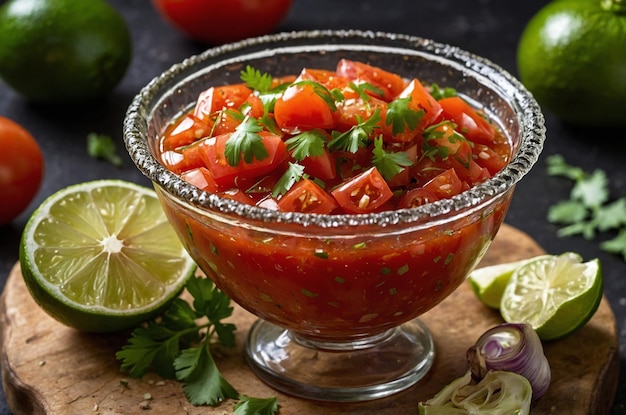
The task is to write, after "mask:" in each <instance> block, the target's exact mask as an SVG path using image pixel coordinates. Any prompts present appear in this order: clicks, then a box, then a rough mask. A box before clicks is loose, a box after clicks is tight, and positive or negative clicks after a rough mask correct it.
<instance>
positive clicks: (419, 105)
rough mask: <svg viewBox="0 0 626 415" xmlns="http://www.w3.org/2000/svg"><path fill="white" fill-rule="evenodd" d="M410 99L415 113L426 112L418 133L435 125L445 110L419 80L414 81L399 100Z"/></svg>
mask: <svg viewBox="0 0 626 415" xmlns="http://www.w3.org/2000/svg"><path fill="white" fill-rule="evenodd" d="M407 97H410V98H411V100H410V101H409V108H411V109H412V110H414V111H420V110H421V111H424V115H423V116H422V119H421V120H420V123H419V125H418V126H417V128H416V131H423V130H424V129H425V128H426V127H428V126H429V125H432V124H434V123H435V122H436V121H437V120H438V119H439V118H440V116H441V114H442V112H443V109H442V108H441V105H440V104H439V102H437V100H436V99H435V98H433V96H432V95H430V92H428V91H427V90H426V88H424V86H423V85H422V83H421V82H420V81H419V80H418V79H413V80H412V81H411V82H409V84H408V85H407V87H406V88H405V89H404V90H403V91H402V92H400V94H399V95H398V98H407Z"/></svg>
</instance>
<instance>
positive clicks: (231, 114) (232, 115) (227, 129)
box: [211, 109, 244, 136]
mask: <svg viewBox="0 0 626 415" xmlns="http://www.w3.org/2000/svg"><path fill="white" fill-rule="evenodd" d="M216 117H217V118H216V119H215V124H214V126H213V131H211V135H213V136H218V135H222V134H226V133H232V132H233V131H235V129H236V128H237V127H238V126H239V124H241V120H243V119H244V115H243V114H242V113H241V112H239V110H235V109H231V110H228V111H224V112H220V113H218V114H216Z"/></svg>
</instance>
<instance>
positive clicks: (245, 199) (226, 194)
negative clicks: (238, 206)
mask: <svg viewBox="0 0 626 415" xmlns="http://www.w3.org/2000/svg"><path fill="white" fill-rule="evenodd" d="M217 195H218V196H220V197H223V198H225V199H231V200H235V201H237V202H239V203H245V204H246V205H251V206H254V205H255V201H254V200H252V198H250V196H248V195H247V194H246V193H245V192H244V191H243V190H240V189H237V188H232V189H228V190H225V191H223V192H219V193H217Z"/></svg>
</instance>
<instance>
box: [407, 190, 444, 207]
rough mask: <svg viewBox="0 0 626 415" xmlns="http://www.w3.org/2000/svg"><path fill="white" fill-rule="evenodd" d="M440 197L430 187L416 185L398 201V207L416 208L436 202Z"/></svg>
mask: <svg viewBox="0 0 626 415" xmlns="http://www.w3.org/2000/svg"><path fill="white" fill-rule="evenodd" d="M437 200H439V197H437V195H435V194H434V193H433V192H431V191H430V190H428V189H425V188H423V187H416V188H414V189H411V190H409V191H408V192H406V193H405V194H404V195H403V196H402V198H401V199H400V201H399V202H398V209H407V208H414V207H418V206H422V205H425V204H427V203H432V202H436V201H437Z"/></svg>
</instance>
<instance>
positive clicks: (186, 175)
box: [180, 167, 219, 193]
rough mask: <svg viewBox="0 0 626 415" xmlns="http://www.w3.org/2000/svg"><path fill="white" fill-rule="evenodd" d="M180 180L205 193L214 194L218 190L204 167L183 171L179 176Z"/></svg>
mask: <svg viewBox="0 0 626 415" xmlns="http://www.w3.org/2000/svg"><path fill="white" fill-rule="evenodd" d="M180 178H181V179H183V180H184V181H186V182H188V183H191V184H193V185H194V186H196V187H197V188H198V189H201V190H204V191H206V192H211V193H215V192H217V191H218V190H219V186H218V185H217V183H215V179H214V178H213V176H211V172H209V170H208V169H207V168H206V167H197V168H195V169H191V170H187V171H184V172H182V173H181V174H180Z"/></svg>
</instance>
